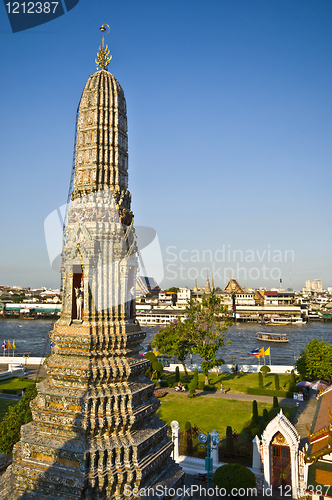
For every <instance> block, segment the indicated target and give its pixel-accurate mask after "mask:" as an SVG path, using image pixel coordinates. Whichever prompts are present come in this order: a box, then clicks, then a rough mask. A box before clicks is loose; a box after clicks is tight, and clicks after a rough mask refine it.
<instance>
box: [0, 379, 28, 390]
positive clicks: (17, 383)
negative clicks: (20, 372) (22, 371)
mask: <svg viewBox="0 0 332 500" xmlns="http://www.w3.org/2000/svg"><path fill="white" fill-rule="evenodd" d="M34 383H35V381H34V380H30V379H28V378H26V377H15V378H10V379H7V380H2V381H1V382H0V392H3V391H4V390H5V391H6V392H8V391H13V392H15V391H22V389H26V388H27V387H30V386H31V385H33V384H34Z"/></svg>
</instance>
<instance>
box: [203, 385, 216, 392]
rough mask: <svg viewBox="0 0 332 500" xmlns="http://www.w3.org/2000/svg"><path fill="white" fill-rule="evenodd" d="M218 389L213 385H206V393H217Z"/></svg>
mask: <svg viewBox="0 0 332 500" xmlns="http://www.w3.org/2000/svg"><path fill="white" fill-rule="evenodd" d="M215 390H216V388H215V386H214V385H211V384H207V385H204V391H215Z"/></svg>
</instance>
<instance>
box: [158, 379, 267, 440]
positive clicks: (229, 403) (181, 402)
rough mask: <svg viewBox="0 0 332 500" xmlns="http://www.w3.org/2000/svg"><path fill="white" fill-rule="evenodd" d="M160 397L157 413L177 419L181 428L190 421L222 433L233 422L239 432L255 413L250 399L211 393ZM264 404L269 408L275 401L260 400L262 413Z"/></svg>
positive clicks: (206, 429) (165, 419)
mask: <svg viewBox="0 0 332 500" xmlns="http://www.w3.org/2000/svg"><path fill="white" fill-rule="evenodd" d="M166 390H167V389H166ZM160 401H161V407H160V409H159V410H158V412H157V416H158V417H159V418H161V419H162V420H164V422H166V423H167V424H170V423H171V422H172V420H177V421H178V422H179V424H180V429H181V430H184V428H185V424H186V422H187V421H189V422H190V423H191V425H192V426H193V425H195V426H197V427H198V428H199V429H200V430H201V431H202V432H211V431H213V429H216V431H218V432H219V435H220V436H224V435H225V434H226V427H227V426H228V425H231V426H232V429H233V430H234V431H236V432H237V433H238V434H240V433H241V431H242V430H243V429H244V427H246V424H248V422H249V421H250V420H251V416H252V402H251V401H235V400H230V399H221V398H213V397H208V396H196V397H195V398H188V395H184V394H167V396H165V397H164V398H162V399H161V400H160ZM264 408H267V409H268V410H270V409H271V408H272V401H271V404H268V403H258V412H259V414H260V415H262V413H263V409H264Z"/></svg>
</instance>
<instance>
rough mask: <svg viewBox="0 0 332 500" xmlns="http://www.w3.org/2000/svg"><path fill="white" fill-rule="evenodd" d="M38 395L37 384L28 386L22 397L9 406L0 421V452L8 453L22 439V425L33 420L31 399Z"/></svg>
mask: <svg viewBox="0 0 332 500" xmlns="http://www.w3.org/2000/svg"><path fill="white" fill-rule="evenodd" d="M36 396H37V389H36V385H35V384H34V385H33V386H31V387H28V388H27V389H26V391H25V393H24V396H23V397H22V399H21V400H20V401H19V402H18V403H17V404H16V405H15V406H11V407H9V408H8V412H7V413H6V414H5V416H4V418H3V420H2V422H1V423H0V453H4V454H5V455H8V454H9V453H11V451H12V449H13V446H14V444H16V443H17V441H19V439H20V429H21V426H22V425H24V424H27V423H28V422H31V421H32V414H31V410H30V401H32V400H33V399H34V398H35V397H36Z"/></svg>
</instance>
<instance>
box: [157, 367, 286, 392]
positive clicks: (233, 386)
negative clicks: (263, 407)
mask: <svg viewBox="0 0 332 500" xmlns="http://www.w3.org/2000/svg"><path fill="white" fill-rule="evenodd" d="M192 378H193V375H191V374H190V375H188V377H186V376H185V374H184V373H183V372H181V382H182V383H188V382H189V381H190V380H191V379H192ZM163 380H167V381H168V382H175V374H174V373H172V372H163ZM198 380H199V382H201V381H202V382H203V381H204V374H203V373H199V374H198ZM289 380H290V376H289V374H287V373H286V374H284V373H282V374H279V384H280V390H288V385H289ZM221 382H222V383H223V386H224V390H227V391H229V392H233V393H235V394H236V393H237V394H240V393H244V394H246V393H247V388H248V387H258V374H257V373H245V374H243V375H241V374H238V375H233V374H232V373H210V374H209V383H210V384H211V385H214V386H215V387H216V390H219V389H220V383H221ZM263 384H264V388H265V389H268V390H271V392H273V391H274V374H268V375H266V376H263ZM271 396H273V394H271Z"/></svg>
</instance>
